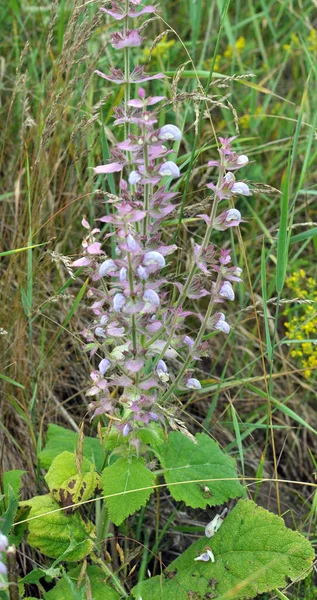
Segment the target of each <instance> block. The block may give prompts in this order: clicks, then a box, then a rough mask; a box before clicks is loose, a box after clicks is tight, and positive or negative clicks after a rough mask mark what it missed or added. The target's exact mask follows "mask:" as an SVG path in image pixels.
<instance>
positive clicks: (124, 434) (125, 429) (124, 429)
mask: <svg viewBox="0 0 317 600" xmlns="http://www.w3.org/2000/svg"><path fill="white" fill-rule="evenodd" d="M129 433H130V425H129V423H126V425H125V426H124V428H123V429H122V435H123V436H124V437H127V435H129Z"/></svg>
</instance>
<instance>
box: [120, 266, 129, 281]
mask: <svg viewBox="0 0 317 600" xmlns="http://www.w3.org/2000/svg"><path fill="white" fill-rule="evenodd" d="M126 280H127V269H126V268H125V267H122V269H120V281H121V283H124V282H125V281H126Z"/></svg>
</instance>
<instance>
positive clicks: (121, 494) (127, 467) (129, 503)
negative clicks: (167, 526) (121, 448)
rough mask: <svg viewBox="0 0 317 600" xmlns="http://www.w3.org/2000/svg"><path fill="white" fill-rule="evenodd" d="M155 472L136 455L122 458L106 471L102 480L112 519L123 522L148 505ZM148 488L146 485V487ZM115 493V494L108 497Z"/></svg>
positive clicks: (119, 522)
mask: <svg viewBox="0 0 317 600" xmlns="http://www.w3.org/2000/svg"><path fill="white" fill-rule="evenodd" d="M154 481H155V474H154V473H152V472H151V471H150V470H149V469H148V468H147V467H146V466H145V464H144V461H143V460H142V459H141V458H136V457H135V456H132V457H129V458H119V459H118V460H116V462H115V463H114V464H113V465H111V466H110V467H106V468H105V469H104V471H103V473H102V477H101V483H102V487H103V493H104V494H105V496H106V504H107V507H108V511H109V516H110V519H111V521H113V523H114V524H115V525H120V524H121V523H122V521H124V519H125V518H126V517H128V516H129V515H132V514H133V513H135V512H136V511H137V510H139V508H141V507H142V506H145V504H146V503H147V501H148V499H149V497H150V495H151V493H152V491H153V485H154ZM143 488H146V489H143ZM112 494H115V495H114V496H113V497H107V496H111V495H112Z"/></svg>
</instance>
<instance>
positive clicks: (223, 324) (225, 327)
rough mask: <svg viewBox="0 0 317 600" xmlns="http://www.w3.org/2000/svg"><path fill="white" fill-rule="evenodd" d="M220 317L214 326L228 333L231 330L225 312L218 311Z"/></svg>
mask: <svg viewBox="0 0 317 600" xmlns="http://www.w3.org/2000/svg"><path fill="white" fill-rule="evenodd" d="M218 314H219V319H218V321H217V322H216V323H215V325H214V328H215V329H219V331H223V333H225V334H228V333H229V331H230V325H229V323H227V322H226V317H225V315H224V314H223V313H218Z"/></svg>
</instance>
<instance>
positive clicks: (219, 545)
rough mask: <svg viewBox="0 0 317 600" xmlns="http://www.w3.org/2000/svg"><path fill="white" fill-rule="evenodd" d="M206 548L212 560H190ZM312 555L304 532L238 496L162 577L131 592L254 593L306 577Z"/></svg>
mask: <svg viewBox="0 0 317 600" xmlns="http://www.w3.org/2000/svg"><path fill="white" fill-rule="evenodd" d="M208 547H209V548H210V549H211V550H212V552H213V554H214V558H215V562H214V563H212V562H211V561H208V562H201V561H197V562H196V561H195V558H196V557H197V556H199V555H200V554H201V553H203V552H205V551H206V548H208ZM313 560H314V551H313V549H312V546H311V544H310V543H309V542H308V540H306V538H304V536H302V535H301V534H300V533H298V532H297V531H292V530H291V529H287V527H286V526H285V524H284V521H283V519H281V518H280V517H277V516H276V515H274V514H272V513H270V512H269V511H267V510H265V509H264V508H261V507H259V506H256V504H255V503H254V502H252V501H251V500H240V501H239V502H238V504H237V505H236V506H235V508H234V509H233V510H232V512H231V513H230V514H229V515H228V517H226V519H225V520H224V523H223V524H222V526H221V527H220V529H219V530H218V531H217V533H216V534H215V535H214V537H212V538H211V539H209V538H206V537H202V538H201V539H199V540H198V541H197V542H195V543H194V544H192V545H191V546H190V547H189V548H188V549H187V550H186V551H185V552H184V553H183V554H182V555H181V556H180V557H179V558H177V559H176V560H174V561H173V562H172V563H171V564H170V565H169V567H168V569H166V570H165V572H164V576H163V577H161V576H157V577H153V578H152V579H149V580H148V581H145V582H143V583H142V584H139V585H138V586H136V587H135V588H134V589H133V590H132V593H133V594H134V595H135V597H138V595H140V596H141V597H142V600H152V598H155V600H183V599H184V598H190V597H191V598H195V600H203V598H206V597H208V598H219V600H220V599H221V600H229V599H231V600H242V599H247V598H255V597H256V596H257V595H258V594H263V593H265V592H269V591H270V590H273V589H276V588H280V587H284V586H285V585H286V584H287V582H288V580H289V579H290V580H291V581H294V580H297V579H301V578H304V577H306V576H307V575H308V571H309V569H310V567H311V566H312V563H313ZM190 592H192V594H191V595H190ZM206 594H209V595H208V596H207V595H206Z"/></svg>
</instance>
